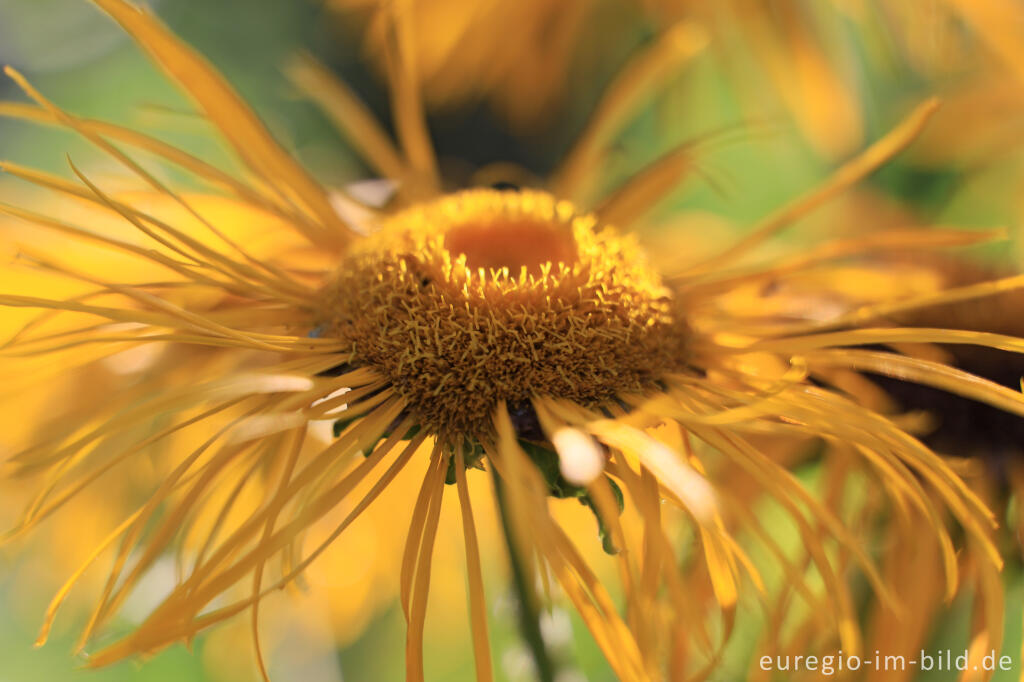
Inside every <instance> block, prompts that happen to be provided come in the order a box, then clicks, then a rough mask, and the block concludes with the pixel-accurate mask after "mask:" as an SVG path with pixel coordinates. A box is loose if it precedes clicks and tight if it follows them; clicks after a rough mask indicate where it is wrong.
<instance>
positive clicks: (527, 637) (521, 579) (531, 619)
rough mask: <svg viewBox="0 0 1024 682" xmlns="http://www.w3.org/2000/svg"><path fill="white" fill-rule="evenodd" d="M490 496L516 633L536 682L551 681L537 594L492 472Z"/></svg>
mask: <svg viewBox="0 0 1024 682" xmlns="http://www.w3.org/2000/svg"><path fill="white" fill-rule="evenodd" d="M494 497H495V499H496V500H497V502H498V515H499V516H500V517H501V529H502V530H503V531H504V533H505V545H506V547H508V558H509V564H510V565H511V567H512V587H513V589H514V590H515V593H516V597H517V599H518V601H519V634H520V635H521V636H522V638H523V641H524V642H525V643H526V646H527V647H528V648H529V649H530V653H531V654H532V655H533V662H534V664H535V666H536V670H537V680H538V682H554V679H555V665H554V663H553V662H552V660H551V656H550V655H549V654H548V650H547V647H546V646H545V645H544V637H543V636H542V635H541V632H540V613H539V609H538V606H537V592H536V590H534V588H533V582H532V581H531V580H530V571H529V569H528V567H527V566H526V563H525V562H524V561H523V555H522V552H521V551H520V549H519V546H518V543H517V542H516V539H515V533H514V531H513V529H512V519H511V517H510V515H509V509H508V500H507V499H506V497H505V489H504V485H503V484H502V482H501V479H500V478H498V474H497V473H496V472H495V473H494Z"/></svg>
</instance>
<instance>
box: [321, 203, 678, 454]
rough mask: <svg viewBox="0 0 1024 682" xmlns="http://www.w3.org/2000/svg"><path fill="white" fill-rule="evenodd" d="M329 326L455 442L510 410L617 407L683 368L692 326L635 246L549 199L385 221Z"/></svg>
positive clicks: (332, 290) (327, 316)
mask: <svg viewBox="0 0 1024 682" xmlns="http://www.w3.org/2000/svg"><path fill="white" fill-rule="evenodd" d="M321 317H322V319H321V322H322V323H323V325H324V326H325V328H326V329H330V330H331V332H332V333H333V335H335V336H337V337H338V338H339V339H341V340H342V341H344V342H346V343H348V344H349V345H350V346H351V347H352V348H353V349H354V352H355V362H356V363H358V364H360V365H365V366H371V367H373V368H375V369H376V370H377V371H379V372H380V373H381V374H383V375H384V376H385V377H387V378H388V380H389V381H390V383H391V385H392V386H393V388H394V390H395V391H396V393H398V394H399V395H401V396H402V397H403V398H405V400H406V402H407V404H408V410H409V411H410V412H411V413H413V414H415V415H416V417H417V418H418V419H419V422H420V425H421V426H422V427H424V428H427V429H428V430H429V431H430V432H432V433H435V434H440V435H443V436H446V437H457V436H469V437H477V436H483V435H485V434H486V433H487V432H488V430H489V424H490V418H491V414H492V413H493V411H494V408H495V407H496V406H497V405H498V404H499V402H501V401H505V402H508V403H512V404H521V403H526V402H528V401H529V400H530V398H531V397H533V396H537V395H543V396H549V397H555V398H566V399H570V400H573V401H575V402H577V403H580V404H584V405H594V406H597V405H601V404H602V403H610V402H613V401H614V400H615V399H616V397H617V396H618V395H620V394H622V393H627V392H638V391H643V390H645V389H648V388H650V387H651V386H652V385H653V384H654V383H655V382H656V381H657V379H658V377H660V376H661V375H662V373H664V372H670V371H675V370H678V369H680V368H681V367H682V366H683V365H684V364H685V358H686V349H685V341H686V337H687V334H686V325H685V322H684V321H683V320H682V317H681V315H679V313H678V310H677V309H676V306H675V304H674V302H673V301H672V298H671V296H670V294H669V292H668V291H667V290H666V289H665V288H664V287H663V286H662V285H661V282H660V280H659V279H658V276H657V275H656V274H655V273H654V272H653V271H652V270H651V268H650V267H648V266H647V264H646V260H645V258H644V254H643V253H642V252H641V251H640V249H639V248H638V247H637V246H636V244H635V243H634V242H633V240H631V239H629V238H626V237H623V236H621V235H619V234H618V233H617V232H616V231H615V230H613V229H612V228H610V227H602V226H599V225H598V223H597V220H596V219H595V218H594V217H593V216H590V215H585V214H579V213H577V212H576V210H575V208H574V207H573V206H571V205H570V204H568V203H566V202H559V201H556V200H555V199H554V198H553V197H551V196H550V195H548V194H545V193H542V192H526V191H524V192H499V191H494V190H472V191H466V192H460V193H457V194H452V195H448V196H445V197H441V198H440V199H437V200H436V201H434V202H431V203H427V204H423V205H418V206H414V207H412V208H409V209H406V210H404V211H402V212H399V213H397V214H395V215H392V216H390V217H388V218H386V219H385V220H384V221H383V224H382V225H381V226H380V229H379V230H378V231H377V232H376V233H374V234H373V235H372V236H370V237H368V238H367V239H365V240H364V241H363V242H361V243H360V244H359V245H358V246H356V247H355V248H354V249H353V251H352V252H351V253H350V254H349V255H348V256H347V257H346V259H345V261H344V262H343V263H341V265H340V267H339V269H338V272H337V275H336V277H335V279H334V281H333V282H332V283H331V284H330V285H329V286H328V287H327V288H326V289H325V291H324V298H323V305H322V312H321Z"/></svg>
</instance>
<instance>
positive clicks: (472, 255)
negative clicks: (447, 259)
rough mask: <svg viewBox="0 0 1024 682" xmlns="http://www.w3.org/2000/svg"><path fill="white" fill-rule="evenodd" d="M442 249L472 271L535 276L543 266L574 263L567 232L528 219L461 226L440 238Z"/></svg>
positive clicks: (571, 245) (570, 232) (570, 236)
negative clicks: (523, 272) (458, 256)
mask: <svg viewBox="0 0 1024 682" xmlns="http://www.w3.org/2000/svg"><path fill="white" fill-rule="evenodd" d="M444 246H445V248H447V249H448V251H450V252H451V253H453V254H462V255H464V256H465V257H466V265H467V266H468V267H469V268H471V269H473V270H477V269H480V268H482V269H484V270H485V271H486V270H500V269H502V268H508V270H509V272H511V273H518V272H520V270H521V269H522V268H526V270H527V272H529V273H530V274H532V275H539V274H540V271H541V266H542V265H543V264H545V263H564V264H567V265H571V264H572V263H573V262H575V260H576V242H575V240H574V239H573V237H572V231H571V230H570V229H567V227H566V226H564V225H553V224H551V223H547V222H542V221H539V220H532V219H528V218H519V219H515V218H503V219H499V220H493V221H490V222H469V223H463V224H461V225H457V226H455V227H453V228H452V229H451V230H449V231H448V232H447V233H446V234H445V235H444Z"/></svg>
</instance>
